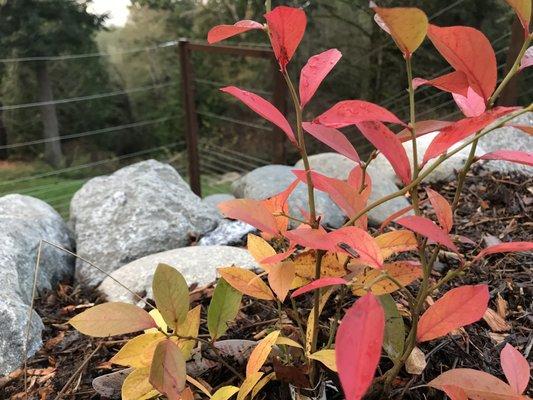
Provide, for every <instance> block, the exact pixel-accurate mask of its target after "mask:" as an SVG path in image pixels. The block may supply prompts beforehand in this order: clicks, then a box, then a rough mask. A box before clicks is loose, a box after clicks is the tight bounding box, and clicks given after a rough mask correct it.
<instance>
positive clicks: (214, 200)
mask: <svg viewBox="0 0 533 400" xmlns="http://www.w3.org/2000/svg"><path fill="white" fill-rule="evenodd" d="M234 198H235V196H233V195H232V194H229V193H217V194H212V195H210V196H206V197H204V198H203V199H202V203H204V204H207V205H208V206H210V207H213V208H216V209H218V205H219V204H220V203H223V202H224V201H228V200H233V199H234Z"/></svg>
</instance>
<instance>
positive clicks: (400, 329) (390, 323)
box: [378, 294, 405, 360]
mask: <svg viewBox="0 0 533 400" xmlns="http://www.w3.org/2000/svg"><path fill="white" fill-rule="evenodd" d="M378 299H379V302H380V303H381V306H382V307H383V310H384V311H385V334H384V337H383V349H384V350H385V352H386V353H387V354H388V355H389V357H390V358H391V359H393V360H394V359H396V358H398V357H399V356H401V355H402V353H403V346H404V343H405V325H404V323H403V318H402V316H401V315H400V313H399V312H398V307H396V303H395V302H394V299H393V298H392V296H391V295H390V294H384V295H382V296H378Z"/></svg>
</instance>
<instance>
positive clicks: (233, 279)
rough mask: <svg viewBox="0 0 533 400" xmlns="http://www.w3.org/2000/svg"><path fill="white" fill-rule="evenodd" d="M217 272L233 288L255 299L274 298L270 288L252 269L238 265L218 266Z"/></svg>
mask: <svg viewBox="0 0 533 400" xmlns="http://www.w3.org/2000/svg"><path fill="white" fill-rule="evenodd" d="M218 272H219V273H220V275H222V277H223V278H224V280H225V281H226V282H228V283H229V284H230V285H231V286H233V288H234V289H237V290H238V291H239V292H241V293H243V294H246V295H248V296H251V297H255V298H256V299H261V300H274V294H273V293H272V290H270V288H269V287H268V286H267V285H266V283H265V282H263V281H262V280H261V278H260V277H259V276H257V275H256V274H254V273H253V272H252V271H250V270H248V269H244V268H239V267H225V268H219V269H218Z"/></svg>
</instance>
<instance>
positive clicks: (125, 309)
mask: <svg viewBox="0 0 533 400" xmlns="http://www.w3.org/2000/svg"><path fill="white" fill-rule="evenodd" d="M69 323H70V325H72V326H73V327H74V328H76V329H77V330H78V331H80V332H81V333H83V334H84V335H88V336H94V337H108V336H114V335H125V334H126V333H133V332H138V331H143V330H145V329H150V328H154V327H155V326H156V324H155V321H154V320H153V319H152V317H151V316H150V314H148V313H147V312H146V311H144V310H143V309H142V308H140V307H137V306H135V305H133V304H128V303H120V302H117V303H104V304H99V305H97V306H94V307H91V308H89V309H87V310H85V311H84V312H82V313H81V314H78V315H76V316H75V317H73V318H72V319H71V320H70V321H69Z"/></svg>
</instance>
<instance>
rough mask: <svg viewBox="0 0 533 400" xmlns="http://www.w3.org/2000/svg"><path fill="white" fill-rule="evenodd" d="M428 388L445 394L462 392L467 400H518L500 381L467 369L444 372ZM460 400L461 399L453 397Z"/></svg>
mask: <svg viewBox="0 0 533 400" xmlns="http://www.w3.org/2000/svg"><path fill="white" fill-rule="evenodd" d="M428 386H430V387H432V388H435V389H439V390H442V391H443V392H445V393H446V394H448V395H450V397H451V396H453V395H452V394H451V393H449V392H448V390H447V389H448V388H450V389H451V390H453V391H454V393H457V390H459V391H461V392H464V394H466V396H468V398H469V399H476V400H518V399H519V398H520V396H519V395H517V394H516V393H515V392H514V391H513V389H512V388H511V387H510V386H509V385H508V384H506V383H505V382H503V381H501V380H500V379H498V378H496V377H495V376H492V375H490V374H487V373H486V372H483V371H476V370H475V369H469V368H456V369H452V370H449V371H446V372H444V373H442V374H441V375H439V376H438V377H436V378H435V379H433V380H432V381H431V382H429V383H428ZM455 399H458V400H459V399H461V397H455Z"/></svg>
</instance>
